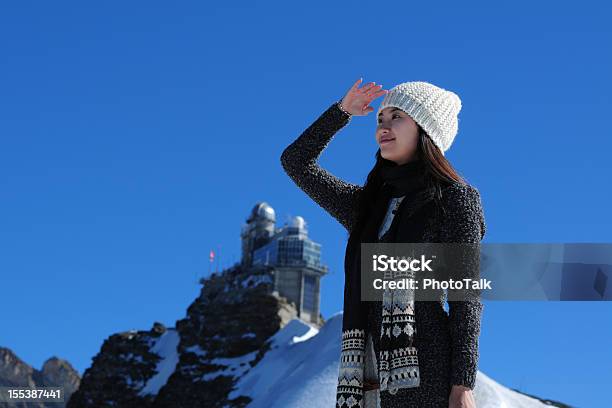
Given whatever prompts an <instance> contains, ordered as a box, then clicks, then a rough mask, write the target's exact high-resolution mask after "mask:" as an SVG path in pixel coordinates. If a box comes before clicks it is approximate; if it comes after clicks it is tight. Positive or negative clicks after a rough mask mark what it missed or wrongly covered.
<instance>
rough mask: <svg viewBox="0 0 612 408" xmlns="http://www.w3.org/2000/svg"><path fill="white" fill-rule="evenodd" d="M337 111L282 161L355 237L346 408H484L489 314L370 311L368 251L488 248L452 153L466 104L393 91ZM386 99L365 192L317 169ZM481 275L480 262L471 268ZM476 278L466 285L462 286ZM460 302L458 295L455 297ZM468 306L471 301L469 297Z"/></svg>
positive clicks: (370, 92)
mask: <svg viewBox="0 0 612 408" xmlns="http://www.w3.org/2000/svg"><path fill="white" fill-rule="evenodd" d="M361 82H362V80H361V79H359V80H358V81H357V82H355V84H354V85H353V86H352V87H351V88H350V89H349V91H348V92H347V93H346V95H345V96H344V97H343V98H342V99H341V100H339V101H337V102H335V103H333V104H332V105H331V106H330V107H329V108H328V109H327V110H326V111H325V112H324V113H323V114H322V115H321V116H320V117H319V118H318V119H317V120H316V121H315V122H314V123H312V124H311V125H310V126H309V127H308V128H307V129H306V130H305V131H304V132H303V133H302V134H301V135H300V137H298V139H297V140H295V141H294V142H293V143H292V144H291V145H289V146H288V147H287V148H286V149H285V150H284V152H283V154H282V156H281V163H282V165H283V168H284V169H285V171H286V172H287V174H288V175H289V176H290V177H291V178H292V179H293V180H294V182H295V183H296V184H297V185H298V186H299V187H300V188H301V189H302V190H303V191H304V192H306V193H307V194H308V195H309V196H310V197H311V198H312V199H313V200H314V201H315V202H316V203H318V204H319V205H320V206H321V207H322V208H324V209H325V210H326V211H327V212H329V213H330V214H331V215H332V216H333V217H334V218H336V219H337V220H338V221H339V222H340V223H341V224H342V225H343V226H344V227H345V228H346V229H347V231H348V232H349V238H348V243H347V249H346V254H345V286H344V315H343V327H342V347H341V359H340V372H339V376H338V387H337V403H336V406H337V407H338V408H344V407H348V408H351V407H375V406H378V407H383V408H391V407H397V408H400V407H401V408H407V407H419V408H423V407H441V408H448V407H450V408H455V407H468V408H470V407H474V406H475V402H474V397H473V395H472V390H473V388H474V385H475V382H476V373H477V364H478V337H479V335H480V318H481V312H482V303H481V302H480V299H479V297H478V296H477V295H474V293H466V294H467V295H468V297H467V298H464V299H465V300H464V301H449V302H448V303H449V312H448V313H447V312H446V311H445V310H444V302H445V293H444V292H440V296H439V298H438V300H436V301H419V300H417V301H415V300H414V297H410V296H408V295H407V293H408V292H407V291H405V290H403V291H402V290H393V291H388V290H386V291H385V292H384V295H383V300H382V301H377V302H364V301H361V299H360V285H361V278H360V273H359V262H360V261H359V259H360V243H362V242H412V243H419V242H432V243H436V242H438V243H469V244H473V245H476V246H478V245H479V242H480V241H481V240H482V238H483V236H484V234H485V229H486V227H485V220H484V215H483V211H482V205H481V200H480V194H479V192H478V190H477V189H476V188H474V187H472V186H470V185H469V184H467V183H465V181H464V180H463V179H462V178H461V177H460V176H459V175H458V174H457V173H456V172H455V170H454V169H453V168H452V166H451V164H450V163H449V162H448V161H447V160H446V159H445V157H444V152H445V151H446V150H448V148H449V147H450V145H451V144H452V142H453V140H454V138H455V135H456V133H457V129H458V117H457V116H458V113H459V111H460V110H461V101H460V99H459V97H458V96H457V95H456V94H454V93H452V92H450V91H447V90H444V89H442V88H439V87H437V86H435V85H432V84H429V83H427V82H421V81H416V82H407V83H404V84H400V85H397V86H396V87H394V88H393V89H392V90H390V91H387V90H383V89H382V86H381V85H376V84H375V83H374V82H371V83H369V84H366V85H364V86H363V87H361V88H360V87H359V86H360V84H361ZM382 95H385V98H384V99H383V101H382V103H381V105H380V107H379V109H378V115H377V118H376V119H377V124H378V125H377V128H376V133H375V138H376V142H377V144H378V145H379V147H380V148H379V149H378V150H377V152H376V163H375V165H374V167H373V169H372V170H371V171H370V173H369V174H368V177H367V180H366V183H365V185H364V186H363V187H362V186H358V185H354V184H351V183H347V182H345V181H343V180H341V179H339V178H337V177H335V176H334V175H332V174H331V173H329V172H327V171H326V170H324V169H323V168H321V167H320V166H319V165H318V164H317V159H318V157H319V156H320V154H321V152H322V151H323V150H324V149H325V147H326V146H327V144H328V143H329V141H330V140H331V138H332V137H333V136H334V134H335V133H336V132H338V131H339V130H340V129H341V128H343V127H344V126H346V124H348V122H349V121H350V119H351V117H352V116H365V115H367V114H369V113H371V112H372V111H373V110H374V108H372V107H371V106H370V103H371V102H372V101H373V100H374V99H376V98H378V97H380V96H382ZM464 264H465V265H466V268H464V269H466V270H462V271H461V272H459V273H461V274H463V273H466V271H467V273H469V274H470V276H474V275H473V274H474V273H478V269H479V264H478V259H473V258H472V259H470V260H469V262H464ZM462 276H465V275H462ZM449 294H450V293H449ZM464 295H465V294H464Z"/></svg>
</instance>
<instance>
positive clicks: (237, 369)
mask: <svg viewBox="0 0 612 408" xmlns="http://www.w3.org/2000/svg"><path fill="white" fill-rule="evenodd" d="M255 357H257V351H253V352H251V353H248V354H244V355H242V356H239V357H232V358H213V359H212V360H210V361H209V362H208V363H209V364H218V365H221V366H225V368H223V369H221V370H218V371H215V372H212V373H206V374H204V376H203V377H202V380H203V381H211V380H213V379H215V378H217V377H219V376H220V375H226V376H230V377H240V376H242V375H244V374H245V373H246V372H247V371H248V370H249V368H251V364H250V362H251V361H253V360H254V359H255Z"/></svg>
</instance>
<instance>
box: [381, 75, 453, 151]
mask: <svg viewBox="0 0 612 408" xmlns="http://www.w3.org/2000/svg"><path fill="white" fill-rule="evenodd" d="M389 106H393V107H397V108H400V109H401V110H403V111H404V112H406V113H407V114H408V115H410V117H411V118H412V119H413V120H414V121H415V122H416V123H418V124H419V125H420V126H421V127H422V128H423V130H425V132H427V134H428V135H429V137H430V138H431V140H433V142H434V143H435V145H436V146H438V148H439V149H440V150H441V151H442V154H444V152H445V151H447V150H448V148H449V147H450V146H451V144H452V143H453V140H454V139H455V135H456V134H457V130H458V128H459V118H458V115H459V111H460V110H461V99H459V96H457V94H455V93H454V92H451V91H447V90H446V89H443V88H440V87H438V86H435V85H432V84H430V83H428V82H422V81H413V82H404V83H403V84H399V85H396V86H395V87H393V88H392V89H391V90H390V91H389V92H388V93H387V94H386V95H385V98H384V99H383V101H382V102H381V104H380V107H379V108H378V112H377V113H376V120H377V121H378V114H379V113H380V112H381V111H382V110H383V109H385V108H387V107H389Z"/></svg>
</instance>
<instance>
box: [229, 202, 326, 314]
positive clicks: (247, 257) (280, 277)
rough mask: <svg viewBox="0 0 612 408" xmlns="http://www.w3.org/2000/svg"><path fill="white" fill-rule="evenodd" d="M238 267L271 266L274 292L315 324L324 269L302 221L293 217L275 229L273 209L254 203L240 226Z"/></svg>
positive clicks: (314, 244)
mask: <svg viewBox="0 0 612 408" xmlns="http://www.w3.org/2000/svg"><path fill="white" fill-rule="evenodd" d="M240 238H241V241H242V257H241V265H242V266H243V267H245V268H255V267H257V266H263V265H265V266H267V267H272V269H273V271H274V289H273V290H274V292H277V293H278V294H279V295H280V296H284V297H285V298H287V299H288V300H289V301H290V302H293V303H295V306H296V309H297V313H298V316H299V317H300V318H301V319H302V320H305V321H309V322H312V323H315V324H318V323H319V322H320V321H319V320H320V319H319V315H320V311H319V303H320V302H319V294H320V282H321V277H323V276H324V275H325V274H326V273H327V271H328V269H327V267H326V266H324V265H322V264H321V245H320V244H318V243H316V242H314V241H313V240H311V239H310V238H309V237H308V229H307V227H306V222H305V221H304V219H303V218H302V217H299V216H297V217H293V218H292V219H291V220H290V222H288V223H287V224H286V225H284V226H282V227H280V228H277V227H276V214H275V212H274V209H273V208H272V207H270V206H269V205H268V203H266V202H260V203H257V204H256V205H255V206H254V207H253V210H252V211H251V214H250V216H249V217H248V218H247V220H246V224H245V225H243V227H242V231H241V233H240Z"/></svg>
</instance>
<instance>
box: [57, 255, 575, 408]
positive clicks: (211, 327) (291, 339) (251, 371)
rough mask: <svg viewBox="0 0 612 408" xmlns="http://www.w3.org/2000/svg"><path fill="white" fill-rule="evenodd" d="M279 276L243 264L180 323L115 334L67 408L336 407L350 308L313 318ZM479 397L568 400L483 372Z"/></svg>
mask: <svg viewBox="0 0 612 408" xmlns="http://www.w3.org/2000/svg"><path fill="white" fill-rule="evenodd" d="M271 282H272V280H271V279H270V277H269V276H268V275H267V273H266V272H261V271H260V274H256V275H254V274H253V272H252V271H249V270H242V269H240V267H235V268H233V269H231V270H228V271H224V272H223V273H221V274H214V275H213V276H212V277H210V278H209V279H207V280H206V281H203V282H202V283H203V288H202V292H201V294H200V296H199V297H198V298H197V299H196V300H195V301H194V302H193V303H192V304H191V305H190V306H189V308H188V310H187V317H186V318H185V319H182V320H179V321H177V324H176V328H166V327H164V326H163V325H162V324H160V323H156V324H155V325H154V326H153V328H152V329H151V330H149V331H135V330H134V331H129V332H124V333H119V334H115V335H112V336H111V337H109V338H108V339H107V340H106V341H105V342H104V344H103V345H102V349H101V351H100V353H99V354H98V355H97V356H96V357H95V358H94V359H93V364H92V366H91V367H90V368H88V369H87V370H86V372H85V374H84V376H83V378H82V380H81V386H80V387H79V389H78V390H77V392H76V393H75V394H74V395H73V397H72V398H71V399H70V401H69V402H68V405H67V407H68V408H73V407H74V408H81V407H96V408H97V407H101V406H114V407H139V408H147V407H206V408H215V407H219V408H230V407H231V408H233V407H250V408H273V407H282V408H288V407H289V408H294V407H295V408H301V407H304V408H306V407H308V408H312V407H324V408H325V407H329V408H332V407H334V406H335V392H336V381H337V377H338V363H339V357H340V344H341V326H342V312H339V313H337V314H335V315H333V316H331V317H330V318H329V319H328V320H327V321H324V323H323V325H322V326H320V327H315V326H312V325H311V324H308V323H306V322H304V321H302V320H300V319H298V318H297V314H296V311H295V308H294V307H293V304H290V303H287V301H286V299H285V298H282V297H278V296H277V295H276V294H274V293H271V292H270V283H271ZM314 356H316V358H314ZM475 397H476V400H477V402H478V407H508V408H510V407H513V408H535V407H547V406H548V407H550V406H558V407H564V405H563V404H559V403H552V402H550V403H548V404H546V403H544V402H543V401H541V400H538V399H535V398H532V397H530V396H527V395H524V394H521V393H519V392H517V391H514V390H511V389H508V388H506V387H504V386H503V385H501V384H499V383H497V382H495V381H494V380H493V379H491V378H489V377H488V376H486V375H485V374H483V373H482V372H479V373H478V378H477V383H476V388H475Z"/></svg>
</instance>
